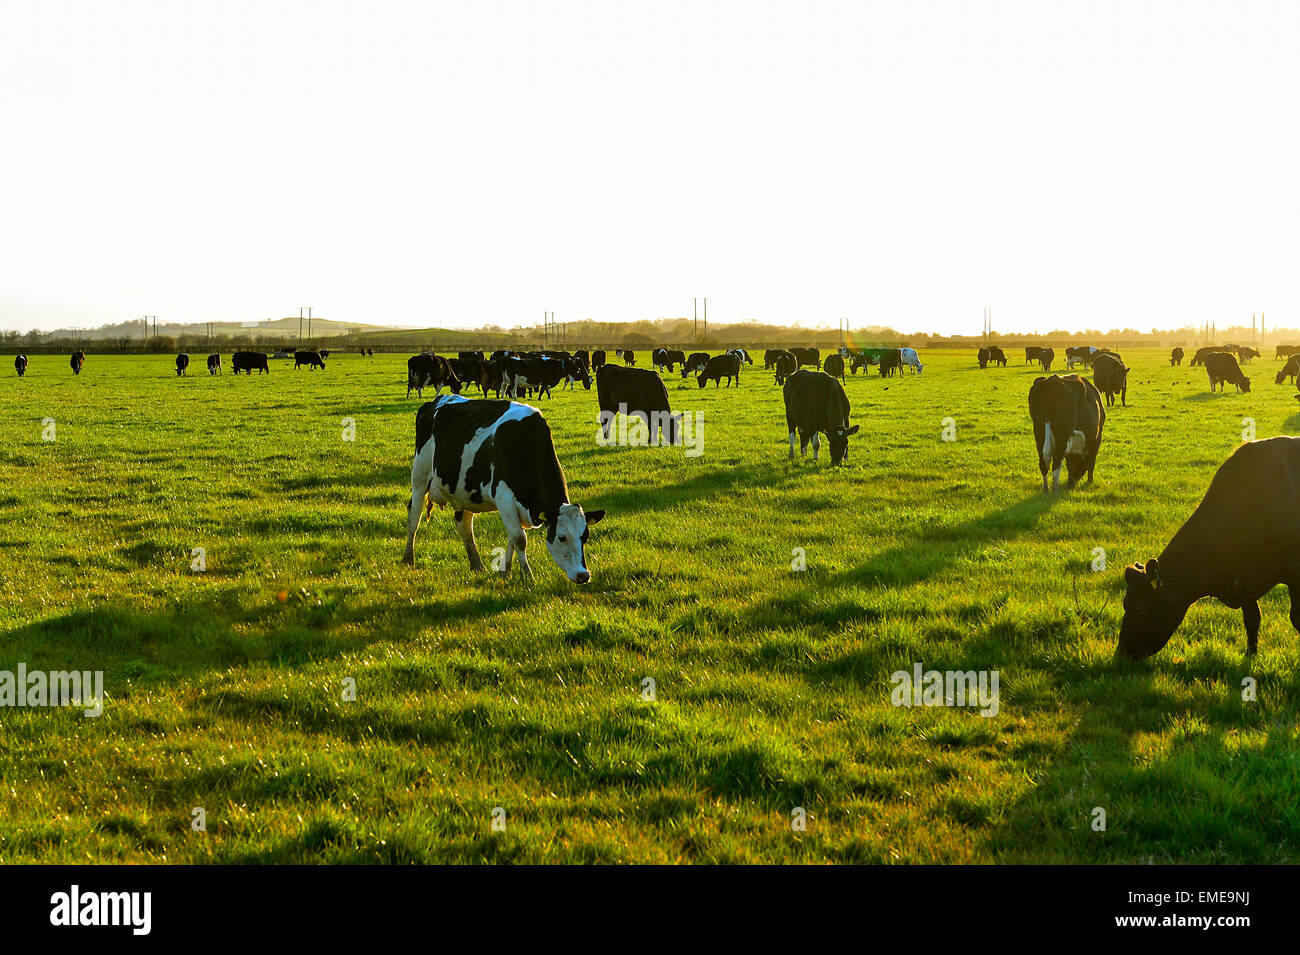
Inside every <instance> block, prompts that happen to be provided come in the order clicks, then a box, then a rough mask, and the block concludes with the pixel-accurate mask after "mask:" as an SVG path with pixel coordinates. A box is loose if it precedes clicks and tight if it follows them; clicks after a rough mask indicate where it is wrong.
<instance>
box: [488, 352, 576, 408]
mask: <svg viewBox="0 0 1300 955" xmlns="http://www.w3.org/2000/svg"><path fill="white" fill-rule="evenodd" d="M501 374H502V379H503V380H504V381H505V385H506V394H508V395H509V396H510V397H511V398H518V397H519V389H520V388H524V389H527V390H532V389H534V388H535V389H537V393H538V397H539V398H540V397H541V396H542V394H543V393H544V394H545V395H546V397H548V398H549V397H550V396H551V389H552V388H554V387H555V386H556V385H558V384H559V383H560V382H561V381H563V380H564V379H565V378H567V377H569V375H568V373H567V372H566V370H565V360H561V359H559V358H507V359H506V360H505V361H504V362H503V363H502V366H501Z"/></svg>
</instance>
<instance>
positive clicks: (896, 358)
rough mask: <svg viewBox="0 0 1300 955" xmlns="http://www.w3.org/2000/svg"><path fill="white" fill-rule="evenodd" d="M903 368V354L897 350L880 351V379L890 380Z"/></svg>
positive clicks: (883, 349) (886, 349) (884, 349)
mask: <svg viewBox="0 0 1300 955" xmlns="http://www.w3.org/2000/svg"><path fill="white" fill-rule="evenodd" d="M902 367H903V354H902V352H900V351H899V350H898V349H897V348H882V349H881V350H880V377H881V378H892V377H894V372H896V371H899V370H900V369H901V368H902Z"/></svg>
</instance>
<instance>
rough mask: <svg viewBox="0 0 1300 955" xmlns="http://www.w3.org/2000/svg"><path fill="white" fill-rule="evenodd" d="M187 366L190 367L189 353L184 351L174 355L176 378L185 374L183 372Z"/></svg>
mask: <svg viewBox="0 0 1300 955" xmlns="http://www.w3.org/2000/svg"><path fill="white" fill-rule="evenodd" d="M189 367H190V356H189V355H187V354H185V352H181V353H180V354H179V355H177V356H176V377H177V378H179V377H180V376H181V375H183V374H185V372H186V371H187V370H188V369H189Z"/></svg>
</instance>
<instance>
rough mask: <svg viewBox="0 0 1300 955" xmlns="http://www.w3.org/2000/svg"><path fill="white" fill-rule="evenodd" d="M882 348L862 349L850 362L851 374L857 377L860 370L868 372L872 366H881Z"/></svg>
mask: <svg viewBox="0 0 1300 955" xmlns="http://www.w3.org/2000/svg"><path fill="white" fill-rule="evenodd" d="M881 351H883V349H880V348H862V349H859V350H858V352H857V353H856V354H855V355H854V356H853V357H852V358H851V359H850V360H849V374H852V375H856V374H857V373H858V369H862V371H863V372H865V371H866V369H867V368H869V367H870V366H871V365H879V364H880V353H881Z"/></svg>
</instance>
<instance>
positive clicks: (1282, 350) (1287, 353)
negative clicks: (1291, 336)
mask: <svg viewBox="0 0 1300 955" xmlns="http://www.w3.org/2000/svg"><path fill="white" fill-rule="evenodd" d="M1292 355H1300V345H1278V346H1277V354H1275V355H1274V356H1273V358H1274V360H1276V359H1278V358H1290V357H1291V356H1292Z"/></svg>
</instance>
